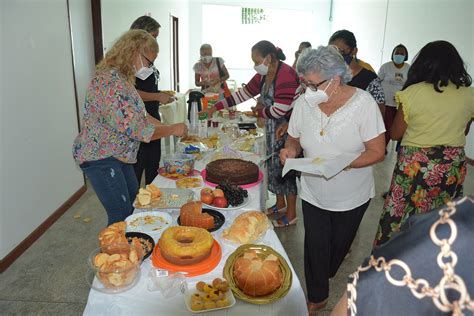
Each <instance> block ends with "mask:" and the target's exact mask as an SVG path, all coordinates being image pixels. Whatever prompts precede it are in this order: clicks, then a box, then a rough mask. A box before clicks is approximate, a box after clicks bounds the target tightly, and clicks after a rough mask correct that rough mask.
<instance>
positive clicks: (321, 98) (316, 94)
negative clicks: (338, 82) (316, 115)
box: [304, 79, 332, 106]
mask: <svg viewBox="0 0 474 316" xmlns="http://www.w3.org/2000/svg"><path fill="white" fill-rule="evenodd" d="M331 81H332V79H331V80H330V81H329V84H328V85H327V86H326V89H327V88H328V87H329V85H330V84H331ZM326 89H324V90H319V89H318V90H316V91H313V90H311V89H310V88H306V91H305V93H304V99H305V100H306V102H308V104H309V105H312V106H315V105H318V104H321V103H324V102H327V101H328V100H329V96H328V94H327V93H326Z"/></svg>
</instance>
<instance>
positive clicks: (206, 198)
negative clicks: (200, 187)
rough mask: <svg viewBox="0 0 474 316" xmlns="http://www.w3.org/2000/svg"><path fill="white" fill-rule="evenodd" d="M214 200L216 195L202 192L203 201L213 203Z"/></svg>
mask: <svg viewBox="0 0 474 316" xmlns="http://www.w3.org/2000/svg"><path fill="white" fill-rule="evenodd" d="M213 201H214V196H213V195H212V194H209V193H206V192H201V202H203V203H206V204H208V205H211V204H212V202H213Z"/></svg>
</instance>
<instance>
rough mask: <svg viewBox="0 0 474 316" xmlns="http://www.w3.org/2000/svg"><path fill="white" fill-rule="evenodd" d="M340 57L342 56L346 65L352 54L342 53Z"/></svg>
mask: <svg viewBox="0 0 474 316" xmlns="http://www.w3.org/2000/svg"><path fill="white" fill-rule="evenodd" d="M342 57H343V58H344V61H345V62H346V64H347V65H349V64H350V63H351V61H352V55H351V54H350V53H349V54H342Z"/></svg>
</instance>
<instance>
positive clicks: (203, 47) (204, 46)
mask: <svg viewBox="0 0 474 316" xmlns="http://www.w3.org/2000/svg"><path fill="white" fill-rule="evenodd" d="M204 49H212V46H211V44H202V45H201V48H199V50H200V51H203V50H204Z"/></svg>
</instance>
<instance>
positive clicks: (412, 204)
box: [374, 146, 466, 246]
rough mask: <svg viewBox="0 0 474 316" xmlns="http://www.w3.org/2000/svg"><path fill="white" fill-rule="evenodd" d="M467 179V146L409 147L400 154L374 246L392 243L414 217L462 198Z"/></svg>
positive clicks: (405, 147) (403, 147)
mask: <svg viewBox="0 0 474 316" xmlns="http://www.w3.org/2000/svg"><path fill="white" fill-rule="evenodd" d="M465 177H466V156H465V153H464V148H463V147H447V146H439V147H428V148H419V147H408V146H402V147H401V148H400V151H399V153H398V159H397V163H396V165H395V169H394V171H393V176H392V182H391V184H390V190H389V192H388V196H387V198H386V199H385V204H384V207H383V211H382V215H381V218H380V222H379V227H378V230H377V234H376V236H375V241H374V245H375V246H378V245H381V244H383V243H385V242H386V241H388V240H389V239H390V237H391V235H392V234H393V233H394V232H398V231H399V230H400V227H401V225H402V224H403V223H404V222H405V221H406V220H407V219H408V217H410V216H411V215H414V214H419V213H426V212H428V211H430V210H431V209H433V208H435V207H438V206H441V205H443V204H445V203H446V202H448V201H450V200H453V199H455V198H457V197H461V196H462V194H463V186H462V184H463V182H464V178H465Z"/></svg>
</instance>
